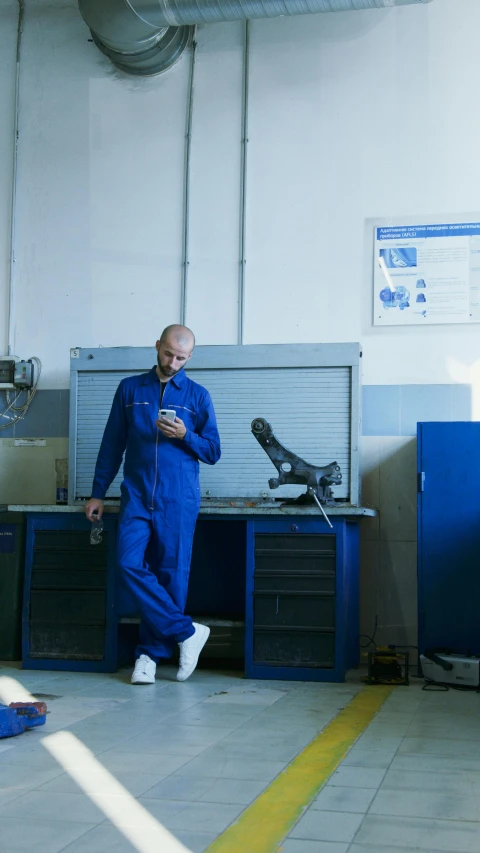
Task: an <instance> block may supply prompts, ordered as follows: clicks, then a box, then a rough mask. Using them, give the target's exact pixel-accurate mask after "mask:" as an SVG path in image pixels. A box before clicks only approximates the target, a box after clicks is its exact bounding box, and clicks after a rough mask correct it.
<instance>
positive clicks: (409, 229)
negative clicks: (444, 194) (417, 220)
mask: <svg viewBox="0 0 480 853" xmlns="http://www.w3.org/2000/svg"><path fill="white" fill-rule="evenodd" d="M374 244H375V250H374V252H375V254H374V277H373V287H374V299H373V322H374V325H375V326H404V325H431V324H432V323H437V324H438V323H478V322H480V216H479V221H477V222H458V221H457V222H451V223H448V222H446V223H445V222H439V223H438V224H435V223H434V224H432V223H431V222H429V223H428V224H426V223H424V224H417V225H410V224H407V225H405V224H403V225H402V224H388V225H382V226H379V227H375V240H374Z"/></svg>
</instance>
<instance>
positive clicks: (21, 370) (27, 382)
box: [0, 356, 34, 391]
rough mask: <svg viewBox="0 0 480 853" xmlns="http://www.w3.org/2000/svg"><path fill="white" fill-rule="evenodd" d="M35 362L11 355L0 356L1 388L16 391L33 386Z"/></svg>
mask: <svg viewBox="0 0 480 853" xmlns="http://www.w3.org/2000/svg"><path fill="white" fill-rule="evenodd" d="M33 381H34V377H33V362H32V361H31V360H30V359H29V360H28V361H21V360H20V359H18V358H12V357H11V356H0V390H1V391H14V390H15V389H17V388H18V389H20V388H32V387H33Z"/></svg>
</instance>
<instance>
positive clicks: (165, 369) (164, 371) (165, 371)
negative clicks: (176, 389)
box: [157, 355, 181, 379]
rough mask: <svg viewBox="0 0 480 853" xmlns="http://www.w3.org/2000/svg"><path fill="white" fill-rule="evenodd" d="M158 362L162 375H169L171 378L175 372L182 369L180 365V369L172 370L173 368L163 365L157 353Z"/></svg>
mask: <svg viewBox="0 0 480 853" xmlns="http://www.w3.org/2000/svg"><path fill="white" fill-rule="evenodd" d="M157 364H158V369H159V371H160V373H161V374H162V376H168V377H169V379H170V378H171V377H172V376H175V374H176V373H178V371H179V370H181V368H180V367H179V368H178V370H172V369H171V368H168V367H163V366H162V362H161V361H160V356H159V355H157Z"/></svg>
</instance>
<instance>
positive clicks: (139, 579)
mask: <svg viewBox="0 0 480 853" xmlns="http://www.w3.org/2000/svg"><path fill="white" fill-rule="evenodd" d="M159 408H160V380H159V378H158V376H157V372H156V369H155V367H153V368H152V370H150V371H149V372H148V373H142V374H140V375H139V376H131V377H128V378H127V379H123V380H122V382H120V385H119V386H118V389H117V391H116V393H115V397H114V400H113V404H112V409H111V412H110V415H109V418H108V421H107V425H106V427H105V432H104V435H103V440H102V444H101V446H100V450H99V453H98V459H97V464H96V468H95V476H94V481H93V488H92V498H99V499H100V500H103V499H104V498H105V495H106V493H107V490H108V488H109V486H110V484H111V482H112V480H113V479H114V478H115V476H116V474H117V473H118V470H119V468H120V465H121V462H122V457H123V453H124V452H125V463H124V469H123V477H124V479H123V482H122V485H121V501H120V520H119V529H118V541H117V563H118V566H119V569H120V573H121V576H122V579H123V581H124V583H125V585H126V587H127V589H128V590H129V592H130V593H131V595H132V596H133V598H134V600H135V601H136V603H137V606H138V608H139V610H140V613H141V616H142V621H141V625H140V645H139V646H137V649H136V657H137V658H138V657H139V656H140V655H141V654H146V655H148V656H149V657H150V658H152V660H154V661H158V660H159V659H161V658H168V657H170V656H171V654H172V651H173V648H174V646H175V644H176V643H179V642H182V641H183V640H186V639H188V637H191V636H192V635H193V634H194V629H193V626H192V620H191V619H190V617H189V616H185V615H184V609H185V603H186V599H187V589H188V576H189V573H190V559H191V554H192V542H193V534H194V530H195V522H196V520H197V515H198V511H199V508H200V486H199V480H198V468H199V465H198V462H199V460H200V461H201V462H206V463H207V464H208V465H214V464H215V462H217V461H218V459H219V458H220V438H219V435H218V429H217V422H216V418H215V412H214V409H213V404H212V400H211V398H210V394H209V393H208V391H207V390H206V389H205V388H203V387H202V386H201V385H199V384H198V383H196V382H193V381H192V380H191V379H190V378H189V377H187V375H186V373H185V372H184V370H183V369H182V370H180V371H179V373H177V374H176V375H175V376H173V377H172V378H171V379H170V380H169V381H168V382H167V383H166V385H165V389H164V393H163V399H162V402H161V408H163V409H175V411H176V413H177V417H179V418H181V419H182V421H183V422H184V424H185V426H186V429H187V432H186V435H185V437H184V438H183V439H170V438H166V437H165V436H164V435H163V433H162V432H161V431H160V430H159V429H157V427H156V425H155V420H156V419H157V416H158V410H159Z"/></svg>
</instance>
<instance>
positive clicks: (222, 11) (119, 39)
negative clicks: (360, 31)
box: [78, 0, 431, 75]
mask: <svg viewBox="0 0 480 853" xmlns="http://www.w3.org/2000/svg"><path fill="white" fill-rule="evenodd" d="M430 2H431V0H78V4H79V8H80V13H81V15H82V17H83V19H84V21H85V22H86V24H87V25H88V26H89V27H90V30H91V33H92V37H93V40H94V42H95V44H96V45H97V47H98V48H99V49H100V50H101V51H102V52H103V53H104V54H105V55H106V56H108V57H109V58H110V59H111V60H112V62H113V63H114V65H116V66H117V68H120V69H121V70H122V71H126V72H128V73H129V74H137V75H149V74H158V73H159V72H160V71H164V70H165V69H166V68H169V67H170V65H172V64H173V62H175V61H176V60H177V59H178V57H179V56H180V55H181V54H182V53H183V51H184V50H185V48H186V46H187V44H188V41H189V39H190V36H191V32H190V31H189V30H188V27H192V26H194V25H196V24H211V23H215V22H220V21H223V22H225V21H245V20H249V19H250V20H252V19H254V18H275V17H279V16H281V15H308V14H312V13H313V14H315V13H317V12H348V11H355V10H357V11H360V10H364V9H389V8H393V7H394V6H406V5H415V4H417V5H418V4H420V3H430ZM185 28H187V29H185Z"/></svg>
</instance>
